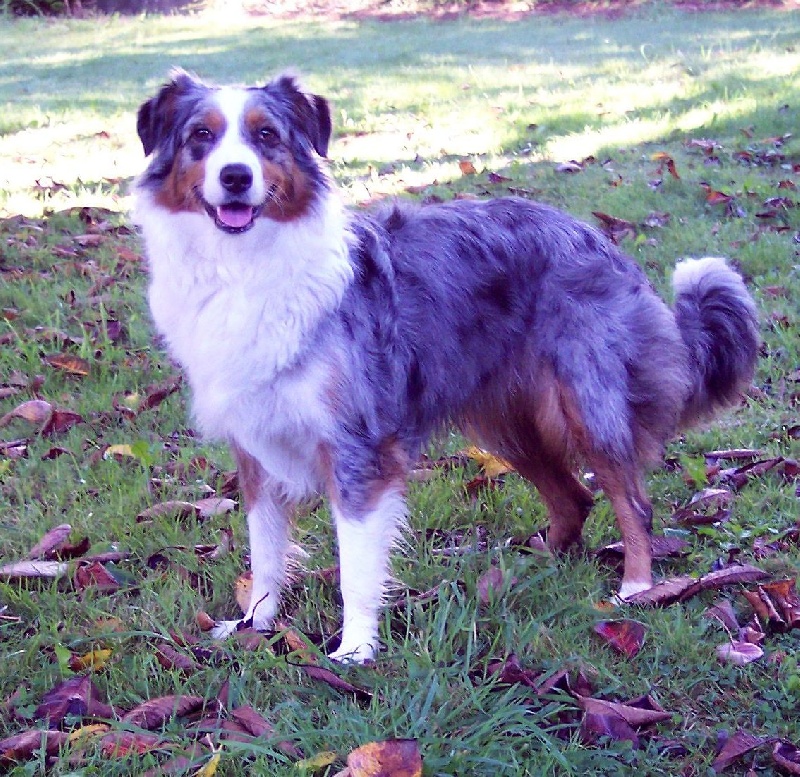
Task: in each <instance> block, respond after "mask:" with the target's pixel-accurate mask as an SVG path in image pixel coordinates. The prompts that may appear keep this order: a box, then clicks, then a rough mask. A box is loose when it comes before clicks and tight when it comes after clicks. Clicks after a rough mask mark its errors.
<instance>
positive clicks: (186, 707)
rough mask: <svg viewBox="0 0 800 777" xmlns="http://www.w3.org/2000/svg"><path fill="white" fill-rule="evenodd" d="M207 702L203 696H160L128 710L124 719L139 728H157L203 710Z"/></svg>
mask: <svg viewBox="0 0 800 777" xmlns="http://www.w3.org/2000/svg"><path fill="white" fill-rule="evenodd" d="M205 703H206V701H205V699H204V698H203V697H202V696H159V697H157V698H155V699H148V700H147V701H146V702H143V703H142V704H139V705H138V706H137V707H134V708H133V709H132V710H130V712H126V713H125V714H124V715H123V716H122V721H123V722H124V723H129V724H130V725H132V726H138V727H139V728H144V729H148V730H151V729H156V728H160V727H161V726H162V725H164V723H166V722H167V721H168V720H170V719H171V718H180V717H183V716H184V715H189V714H191V713H194V712H197V711H199V710H201V709H202V708H203V707H204V705H205Z"/></svg>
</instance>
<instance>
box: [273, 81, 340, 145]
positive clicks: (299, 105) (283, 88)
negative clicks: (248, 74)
mask: <svg viewBox="0 0 800 777" xmlns="http://www.w3.org/2000/svg"><path fill="white" fill-rule="evenodd" d="M270 87H273V88H275V89H277V90H278V91H279V92H282V93H283V94H284V95H285V96H286V97H287V98H288V100H289V103H290V105H291V109H292V116H293V117H294V120H295V123H296V124H297V126H299V127H300V129H301V130H302V131H303V134H304V135H305V136H306V137H307V138H308V139H309V141H310V142H311V145H312V146H313V147H314V151H316V152H317V153H318V154H319V155H320V156H321V157H326V156H328V144H329V143H330V140H331V133H332V131H333V125H332V123H331V110H330V106H329V105H328V101H327V100H326V99H325V98H324V97H320V96H319V95H318V94H309V93H307V92H305V91H303V89H302V87H301V86H300V83H299V82H298V80H297V78H296V76H294V75H293V74H290V73H287V74H284V75H282V76H279V77H278V78H277V79H276V80H275V81H273V82H272V83H271V84H268V85H267V87H266V88H267V89H269V88H270Z"/></svg>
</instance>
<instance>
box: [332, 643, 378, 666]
mask: <svg viewBox="0 0 800 777" xmlns="http://www.w3.org/2000/svg"><path fill="white" fill-rule="evenodd" d="M328 658H330V659H331V661H338V662H339V663H340V664H363V663H365V662H366V661H371V660H372V659H373V658H375V647H374V646H373V645H372V644H371V643H370V642H363V643H361V644H360V645H357V646H356V647H350V646H348V645H345V644H344V643H342V644H341V645H340V647H339V649H338V650H334V651H333V653H328Z"/></svg>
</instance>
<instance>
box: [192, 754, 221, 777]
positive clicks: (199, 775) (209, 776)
mask: <svg viewBox="0 0 800 777" xmlns="http://www.w3.org/2000/svg"><path fill="white" fill-rule="evenodd" d="M221 759H222V753H221V752H218V753H214V755H212V756H211V758H209V759H208V763H205V764H203V766H201V767H200V768H199V769H198V770H197V771H196V772H195V773H194V777H214V775H215V774H216V773H217V767H218V766H219V762H220V760H221Z"/></svg>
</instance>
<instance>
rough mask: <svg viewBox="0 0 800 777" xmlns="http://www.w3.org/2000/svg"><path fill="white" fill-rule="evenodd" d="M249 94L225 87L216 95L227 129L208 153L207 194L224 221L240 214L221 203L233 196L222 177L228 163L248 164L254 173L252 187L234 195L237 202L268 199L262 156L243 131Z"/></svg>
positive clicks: (252, 204) (256, 204) (205, 181)
mask: <svg viewBox="0 0 800 777" xmlns="http://www.w3.org/2000/svg"><path fill="white" fill-rule="evenodd" d="M248 98H249V95H248V93H247V91H245V90H244V89H232V88H225V89H220V90H219V91H218V92H217V93H216V94H215V95H214V100H215V102H216V104H217V108H218V109H219V111H220V113H221V114H222V116H223V117H224V119H225V130H224V132H223V135H222V137H221V138H220V139H219V141H218V142H217V145H216V146H215V147H214V150H213V151H212V152H211V153H210V154H209V155H208V157H206V162H205V180H204V181H203V197H204V199H205V200H206V202H208V203H209V204H210V205H212V206H214V207H216V208H217V214H218V216H220V218H222V220H223V221H227V220H228V218H234V217H235V216H236V213H235V211H234V212H231V213H227V211H231V209H230V208H221V207H220V206H221V205H223V204H224V203H225V202H226V201H229V200H230V199H231V195H230V193H229V192H227V191H226V190H225V187H224V186H223V185H222V183H221V181H220V174H221V172H222V170H223V168H224V167H226V166H227V165H245V166H246V167H248V168H249V169H250V172H251V173H252V176H253V184H252V186H251V187H250V189H248V190H247V191H246V192H243V193H242V194H241V195H237V196H236V197H235V198H234V199H235V200H236V201H237V202H239V203H244V204H247V205H250V206H253V207H255V206H258V205H260V204H261V203H262V202H263V201H264V195H265V185H264V176H263V174H262V172H261V160H260V158H259V156H258V154H257V153H256V152H255V150H254V149H253V148H252V146H250V145H249V144H248V143H247V141H246V139H245V138H244V137H243V135H242V133H243V131H244V113H245V106H246V104H247V101H248ZM238 210H239V211H240V212H239V214H238V215H239V217H240V218H242V217H244V213H242V212H241V208H239V209H238ZM223 216H224V217H223ZM231 226H237V225H236V224H232V225H231Z"/></svg>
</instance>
